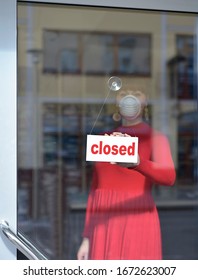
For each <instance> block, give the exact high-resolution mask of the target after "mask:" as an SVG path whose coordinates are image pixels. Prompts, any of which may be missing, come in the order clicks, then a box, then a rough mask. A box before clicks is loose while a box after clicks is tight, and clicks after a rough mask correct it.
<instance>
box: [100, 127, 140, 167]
mask: <svg viewBox="0 0 198 280" xmlns="http://www.w3.org/2000/svg"><path fill="white" fill-rule="evenodd" d="M105 136H115V137H116V136H121V137H131V136H130V135H128V134H126V133H121V132H113V133H112V134H110V135H109V134H105ZM110 163H111V164H117V165H119V166H122V167H125V168H135V167H136V166H138V165H139V164H140V157H139V155H138V161H137V163H133V162H110Z"/></svg>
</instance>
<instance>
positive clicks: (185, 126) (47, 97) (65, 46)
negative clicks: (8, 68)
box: [17, 3, 198, 259]
mask: <svg viewBox="0 0 198 280" xmlns="http://www.w3.org/2000/svg"><path fill="white" fill-rule="evenodd" d="M30 15H31V16H30ZM161 16H162V14H161V13H160V12H149V11H147V12H146V11H144V12H142V11H141V12H140V11H135V10H121V9H115V10H114V9H110V8H106V9H103V8H102V9H100V8H91V7H89V8H88V7H86V8H81V7H72V6H63V5H61V6H58V5H36V4H25V3H23V4H18V118H17V119H18V125H17V127H18V142H17V145H18V227H19V229H20V230H21V231H22V232H23V234H24V235H25V236H26V237H27V238H28V239H30V240H31V241H32V242H33V243H35V245H37V247H39V248H40V249H41V251H43V252H44V253H45V255H47V256H48V258H50V259H76V254H77V250H78V248H79V245H80V243H81V239H82V230H83V227H84V218H85V210H86V206H87V195H88V192H89V189H90V185H91V178H92V172H93V164H92V163H90V162H86V161H85V150H86V136H87V134H89V133H90V131H91V129H92V127H93V124H94V122H95V121H96V118H97V116H98V112H100V110H101V107H102V105H103V102H104V100H105V97H106V96H107V94H108V92H109V87H108V80H109V79H110V78H111V77H112V76H117V77H119V78H121V81H122V87H124V86H127V85H128V84H129V83H130V84H133V85H134V88H135V87H136V86H137V85H138V86H141V88H143V89H144V91H145V92H146V93H147V97H148V100H149V102H148V104H147V105H148V106H147V108H148V110H147V111H148V112H147V117H146V119H147V121H148V122H149V123H150V125H151V126H152V127H153V128H154V129H156V130H163V128H164V127H163V126H164V124H165V125H166V129H167V131H166V132H167V137H168V139H169V141H170V145H171V151H172V156H173V160H174V163H175V167H176V171H177V180H176V182H175V185H174V187H173V188H170V189H168V188H166V186H162V185H156V186H155V187H154V188H153V197H154V199H155V202H156V205H157V207H158V211H159V216H160V223H161V228H162V237H163V238H162V241H163V258H164V259H197V257H198V255H197V252H198V250H197V248H198V243H197V234H196V233H197V229H198V224H197V205H198V189H197V166H198V165H197V158H198V157H197V119H196V116H197V104H196V102H195V100H196V99H197V82H196V79H195V77H196V75H197V73H196V71H195V69H196V67H197V66H196V55H195V54H196V52H197V46H196V44H195V42H196V38H197V34H195V33H193V32H194V30H195V29H196V28H195V27H196V21H197V16H196V15H193V14H191V15H186V14H185V15H184V14H179V13H177V14H175V13H164V12H163V16H165V17H166V21H161ZM52 18H53V19H55V20H53V22H52ZM118 19H119V20H118ZM145 22H146V24H145ZM162 22H163V23H164V22H166V26H162ZM143 23H144V24H143ZM165 30H166V34H164V33H163V32H165ZM181 30H187V31H186V34H183V32H182V35H180V34H181ZM165 35H166V36H165ZM163 36H165V37H163ZM162 38H167V42H165V45H163V46H162V45H161V44H162V41H163V42H164V40H162ZM29 50H37V51H39V52H38V53H39V59H37V60H36V61H35V60H32V55H33V53H32V52H31V53H30V52H29ZM164 50H166V52H164ZM37 58H38V57H37ZM162 59H163V61H166V62H167V64H166V66H167V68H166V69H165V70H163V72H162V71H161V69H162V67H161V61H162ZM186 74H187V76H188V79H187V80H185V77H186V76H185V75H186ZM162 80H163V81H166V83H162ZM184 82H185V83H184ZM164 85H165V87H166V88H164ZM186 89H187V90H186ZM184 90H185V92H184ZM162 92H163V93H164V94H165V96H164V95H162ZM163 98H165V100H164V99H163ZM164 101H166V102H164ZM117 111H118V108H117V107H116V105H115V92H111V93H110V94H109V97H108V98H107V100H106V102H105V104H104V106H103V107H102V110H101V114H100V116H99V118H98V119H97V121H96V125H95V126H94V130H93V134H100V133H101V132H103V131H109V130H113V129H114V128H115V127H116V126H118V125H119V120H118V119H117V120H118V122H115V121H114V120H113V117H112V116H113V115H115V114H116V113H117Z"/></svg>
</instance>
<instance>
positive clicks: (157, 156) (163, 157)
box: [135, 133, 176, 186]
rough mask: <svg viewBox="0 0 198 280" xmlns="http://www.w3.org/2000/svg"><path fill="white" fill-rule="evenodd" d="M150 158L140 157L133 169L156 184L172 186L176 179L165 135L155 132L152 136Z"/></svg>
mask: <svg viewBox="0 0 198 280" xmlns="http://www.w3.org/2000/svg"><path fill="white" fill-rule="evenodd" d="M152 140H153V141H152V159H151V160H146V159H144V158H143V155H142V157H140V161H139V164H138V165H137V166H136V167H135V170H136V171H138V172H140V173H142V174H143V175H144V176H147V177H149V178H150V179H151V180H153V181H154V182H155V183H157V184H161V185H167V186H172V185H173V184H174V182H175V179H176V172H175V167H174V163H173V159H172V155H171V150H170V145H169V142H168V139H167V137H166V136H164V135H163V134H160V133H156V134H154V135H153V137H152Z"/></svg>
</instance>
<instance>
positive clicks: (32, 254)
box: [0, 220, 47, 260]
mask: <svg viewBox="0 0 198 280" xmlns="http://www.w3.org/2000/svg"><path fill="white" fill-rule="evenodd" d="M0 228H1V230H2V232H3V234H4V235H5V236H6V237H7V238H8V239H9V240H10V242H11V243H12V244H13V245H15V247H16V248H17V249H18V250H19V251H20V252H22V253H23V254H24V255H25V256H26V257H27V258H28V259H29V260H47V258H46V257H45V256H44V255H43V254H42V253H41V252H40V251H39V250H38V249H37V248H36V247H35V246H34V245H33V244H32V243H30V242H29V241H28V240H27V239H26V238H25V237H24V236H23V235H22V234H21V233H18V234H15V233H14V232H13V231H12V230H11V229H10V226H9V223H8V222H7V221H4V220H3V221H1V223H0Z"/></svg>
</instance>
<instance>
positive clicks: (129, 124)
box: [122, 117, 142, 126]
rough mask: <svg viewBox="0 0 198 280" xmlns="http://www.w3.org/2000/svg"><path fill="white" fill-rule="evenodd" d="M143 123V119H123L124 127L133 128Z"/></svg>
mask: <svg viewBox="0 0 198 280" xmlns="http://www.w3.org/2000/svg"><path fill="white" fill-rule="evenodd" d="M141 122H142V117H139V118H136V119H134V120H126V119H124V118H123V119H122V125H124V126H133V125H136V124H139V123H141Z"/></svg>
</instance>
